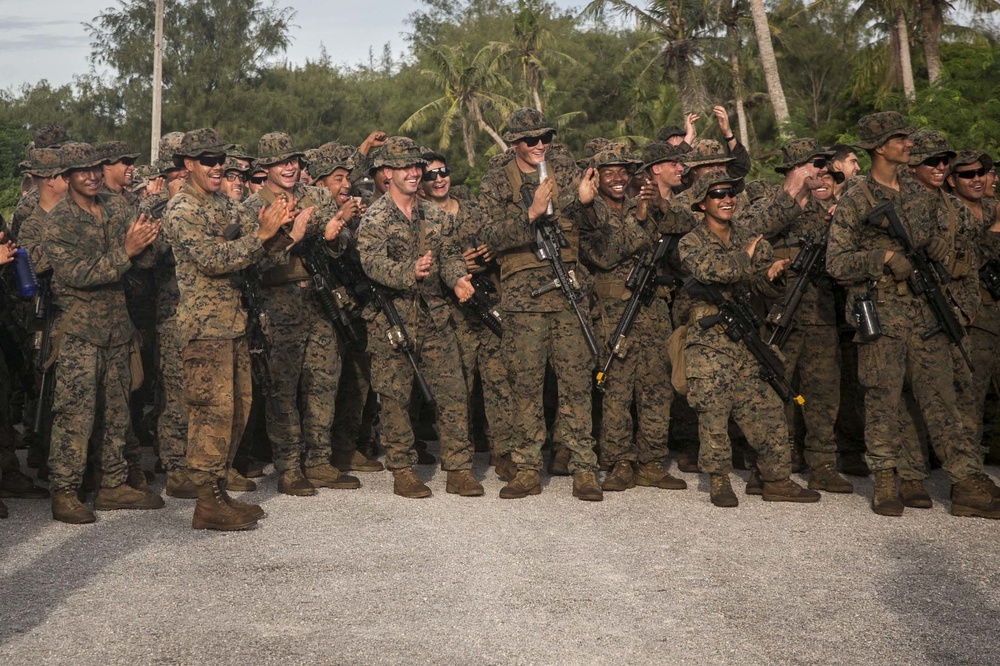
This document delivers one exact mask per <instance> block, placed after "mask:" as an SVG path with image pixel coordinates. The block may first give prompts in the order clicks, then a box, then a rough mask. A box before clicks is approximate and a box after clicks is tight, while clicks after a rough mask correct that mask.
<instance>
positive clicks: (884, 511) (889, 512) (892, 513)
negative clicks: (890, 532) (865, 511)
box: [872, 506, 903, 518]
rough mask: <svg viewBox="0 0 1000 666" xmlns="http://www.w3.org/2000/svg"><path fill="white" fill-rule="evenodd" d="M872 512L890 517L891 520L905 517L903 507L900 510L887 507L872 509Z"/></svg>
mask: <svg viewBox="0 0 1000 666" xmlns="http://www.w3.org/2000/svg"><path fill="white" fill-rule="evenodd" d="M872 512H873V513H876V514H878V515H880V516H888V517H890V518H899V517H900V516H902V515H903V507H900V508H899V509H893V508H885V507H874V506H873V507H872Z"/></svg>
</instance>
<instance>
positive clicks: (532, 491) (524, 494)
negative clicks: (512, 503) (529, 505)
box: [500, 486, 542, 499]
mask: <svg viewBox="0 0 1000 666" xmlns="http://www.w3.org/2000/svg"><path fill="white" fill-rule="evenodd" d="M541 494H542V487H541V486H535V487H534V488H531V489H530V490H527V491H525V492H516V493H515V492H508V493H506V494H505V493H504V489H503V488H501V489H500V499H523V498H525V497H527V496H528V495H541Z"/></svg>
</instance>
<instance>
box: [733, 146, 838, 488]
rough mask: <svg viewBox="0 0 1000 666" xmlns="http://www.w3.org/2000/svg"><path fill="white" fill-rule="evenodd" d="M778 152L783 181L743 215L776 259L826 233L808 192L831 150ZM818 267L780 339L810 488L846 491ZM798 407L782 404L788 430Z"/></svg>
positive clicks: (827, 308) (830, 339)
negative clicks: (794, 391)
mask: <svg viewBox="0 0 1000 666" xmlns="http://www.w3.org/2000/svg"><path fill="white" fill-rule="evenodd" d="M781 153H782V157H783V159H784V163H783V164H780V165H778V166H776V167H775V171H777V172H778V173H779V174H782V175H783V176H784V183H783V184H782V187H781V188H780V189H778V190H777V191H776V192H774V193H773V194H772V195H771V196H765V197H763V198H761V199H760V200H759V201H757V202H755V203H754V204H752V205H751V206H750V207H749V208H748V209H747V210H746V211H745V213H744V214H743V215H741V217H740V222H741V224H745V225H747V226H748V227H749V228H750V230H751V231H753V232H754V233H759V234H763V236H764V238H765V239H766V240H767V241H768V242H769V243H770V244H771V248H772V249H773V250H774V256H775V258H776V259H791V260H793V261H794V260H795V258H796V256H797V255H798V253H799V248H800V246H801V243H802V241H803V239H805V238H806V237H809V238H811V240H812V242H814V243H818V244H823V243H825V241H826V236H827V230H828V229H829V227H830V217H831V216H830V213H829V212H828V210H827V208H826V206H825V205H823V204H821V203H820V202H818V201H816V200H815V199H813V198H812V197H811V196H810V193H811V190H812V189H814V188H819V187H822V186H823V184H824V183H823V177H822V176H823V174H824V173H826V163H827V161H828V160H829V159H830V157H832V155H833V154H832V153H830V152H828V151H826V150H824V149H823V147H822V146H820V144H819V142H818V141H816V140H815V139H812V138H804V139H795V140H792V141H788V142H786V143H785V144H784V145H783V146H782V147H781ZM818 270H819V278H818V279H814V280H811V281H810V282H809V283H808V284H807V285H806V288H805V291H804V292H803V293H802V297H801V300H800V301H799V305H798V308H797V310H796V311H795V314H794V318H793V321H792V322H790V323H791V324H792V325H793V328H792V330H791V332H790V333H789V335H788V339H787V340H786V341H785V343H784V345H783V346H782V353H783V354H784V361H785V379H786V380H787V381H788V383H789V384H790V385H792V384H793V381H794V380H795V379H796V378H797V379H798V382H797V385H798V390H799V392H800V393H801V394H802V395H803V397H804V398H805V401H806V402H805V404H804V405H802V406H801V407H800V409H801V411H802V418H803V421H804V422H805V430H806V432H805V451H804V454H805V462H806V463H807V464H808V465H809V468H810V474H809V488H811V489H813V490H825V491H827V492H834V493H850V492H852V491H853V489H854V488H853V486H851V484H850V483H849V482H848V481H847V480H846V479H844V478H843V477H842V476H840V474H838V473H837V467H836V463H837V438H836V434H835V433H834V424H835V423H836V421H837V411H838V409H839V407H840V354H839V348H838V345H837V317H836V310H835V307H836V306H835V303H834V297H833V281H832V280H831V279H830V277H829V276H828V275H826V272H825V270H824V267H823V266H822V265H821V266H819V267H818ZM798 277H799V276H798V275H797V274H795V273H793V272H789V273H788V274H787V275H786V276H785V289H784V293H783V294H782V295H781V297H780V298H779V299H778V300H777V302H776V303H775V307H776V310H775V311H773V312H775V313H778V312H781V309H782V308H783V307H784V304H785V303H787V299H788V298H789V296H790V294H791V290H792V287H793V286H794V284H795V281H796V279H797V278H798ZM785 316H786V318H787V316H791V313H788V314H787V315H785ZM772 321H773V320H772ZM795 412H796V405H795V404H794V403H789V404H788V405H786V406H785V416H786V420H787V423H788V430H789V432H793V431H794V429H795V419H796V414H795ZM790 445H794V442H790Z"/></svg>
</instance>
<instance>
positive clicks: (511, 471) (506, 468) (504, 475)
mask: <svg viewBox="0 0 1000 666" xmlns="http://www.w3.org/2000/svg"><path fill="white" fill-rule="evenodd" d="M494 471H495V472H496V473H497V477H499V479H500V480H501V481H506V482H507V483H510V482H511V481H513V480H514V477H515V476H517V465H515V464H514V461H513V460H511V459H510V455H509V454H505V455H502V456H500V457H498V458H497V462H496V465H495V466H494Z"/></svg>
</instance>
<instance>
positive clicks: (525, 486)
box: [500, 469, 542, 499]
mask: <svg viewBox="0 0 1000 666" xmlns="http://www.w3.org/2000/svg"><path fill="white" fill-rule="evenodd" d="M541 492H542V480H541V478H539V476H538V472H536V471H535V470H533V469H519V470H517V474H515V475H514V478H513V479H511V480H510V481H508V482H507V485H506V486H504V487H503V488H501V489H500V499H521V498H522V497H527V496H528V495H539V494H541Z"/></svg>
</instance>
